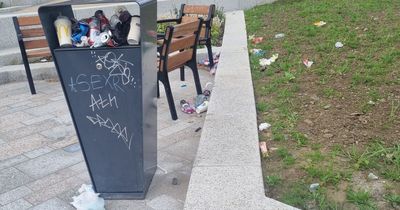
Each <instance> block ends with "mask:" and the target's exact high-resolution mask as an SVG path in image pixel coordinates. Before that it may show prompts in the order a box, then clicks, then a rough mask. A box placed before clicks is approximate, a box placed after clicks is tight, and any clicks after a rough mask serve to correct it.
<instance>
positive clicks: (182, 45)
mask: <svg viewBox="0 0 400 210" xmlns="http://www.w3.org/2000/svg"><path fill="white" fill-rule="evenodd" d="M195 41H196V35H194V34H193V35H191V36H187V37H183V38H179V39H173V40H172V43H171V44H170V46H169V52H170V53H171V52H175V51H178V50H183V49H187V48H191V47H193V46H194V45H195V44H196V43H195Z"/></svg>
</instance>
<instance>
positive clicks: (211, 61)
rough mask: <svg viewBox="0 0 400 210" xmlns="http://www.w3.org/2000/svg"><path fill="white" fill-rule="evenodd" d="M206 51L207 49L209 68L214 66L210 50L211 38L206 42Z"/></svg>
mask: <svg viewBox="0 0 400 210" xmlns="http://www.w3.org/2000/svg"><path fill="white" fill-rule="evenodd" d="M206 47H207V51H208V60H209V61H210V68H212V67H213V66H214V55H213V52H212V46H211V40H210V41H207V43H206Z"/></svg>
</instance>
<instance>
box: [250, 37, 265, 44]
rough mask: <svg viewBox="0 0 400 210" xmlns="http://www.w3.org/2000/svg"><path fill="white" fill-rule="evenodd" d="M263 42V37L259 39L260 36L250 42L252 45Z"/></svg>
mask: <svg viewBox="0 0 400 210" xmlns="http://www.w3.org/2000/svg"><path fill="white" fill-rule="evenodd" d="M263 41H264V37H261V36H259V37H254V38H253V39H252V40H251V42H252V43H253V44H260V43H261V42H263Z"/></svg>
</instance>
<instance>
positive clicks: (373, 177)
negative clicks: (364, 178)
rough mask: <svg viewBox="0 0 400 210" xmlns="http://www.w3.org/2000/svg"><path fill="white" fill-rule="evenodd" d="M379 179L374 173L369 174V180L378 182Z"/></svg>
mask: <svg viewBox="0 0 400 210" xmlns="http://www.w3.org/2000/svg"><path fill="white" fill-rule="evenodd" d="M378 179H379V177H377V176H376V175H375V174H373V173H369V174H368V180H378Z"/></svg>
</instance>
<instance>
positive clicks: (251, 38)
mask: <svg viewBox="0 0 400 210" xmlns="http://www.w3.org/2000/svg"><path fill="white" fill-rule="evenodd" d="M254 37H256V35H254V34H253V35H250V36H249V38H248V39H249V40H253V39H254Z"/></svg>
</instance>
